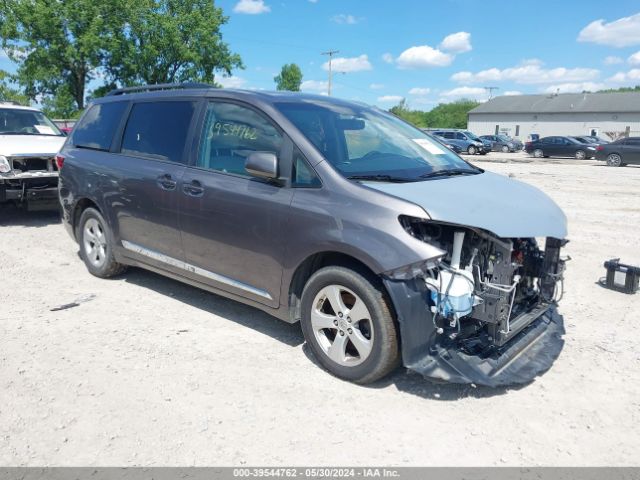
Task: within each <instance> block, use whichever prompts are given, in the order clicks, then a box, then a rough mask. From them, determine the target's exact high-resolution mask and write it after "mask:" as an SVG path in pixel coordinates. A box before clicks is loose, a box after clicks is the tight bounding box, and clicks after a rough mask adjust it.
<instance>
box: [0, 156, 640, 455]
mask: <svg viewBox="0 0 640 480" xmlns="http://www.w3.org/2000/svg"><path fill="white" fill-rule="evenodd" d="M475 160H478V161H477V163H478V165H480V166H481V167H483V168H487V169H489V170H493V171H496V172H499V173H503V174H509V175H512V176H515V178H517V179H520V180H524V181H527V182H530V183H532V184H534V185H536V186H538V187H540V188H541V189H542V190H544V191H545V192H547V193H548V194H549V195H551V196H552V197H553V198H554V199H555V200H556V201H557V202H558V203H559V204H560V205H561V206H562V207H563V208H564V210H565V212H566V214H567V216H568V218H569V222H570V225H569V228H570V239H571V242H570V243H569V245H568V246H567V248H566V252H565V253H567V254H569V255H570V256H571V257H572V258H573V260H572V261H571V262H570V263H569V266H568V274H567V278H566V293H565V298H564V300H563V301H562V303H561V305H560V310H561V313H563V314H564V316H565V321H566V325H567V335H566V346H565V349H564V351H563V353H562V354H561V356H560V358H559V359H558V361H557V362H556V364H555V365H554V366H553V367H552V369H551V370H550V371H549V372H547V373H546V374H545V375H543V376H542V377H539V378H538V379H537V380H536V381H534V382H533V383H531V384H529V385H526V386H524V387H521V388H511V389H485V388H472V387H470V386H456V385H436V384H432V383H429V382H427V381H425V380H423V379H422V378H421V377H419V376H417V375H414V374H409V373H406V372H405V371H404V370H402V371H398V372H397V373H395V374H394V375H393V376H392V377H391V378H389V379H387V380H385V381H383V382H382V383H379V384H377V385H374V386H372V387H361V386H356V385H352V384H349V383H345V382H342V381H340V380H337V379H336V378H333V377H331V376H330V375H329V374H327V373H325V372H324V371H322V370H321V369H320V368H318V367H317V366H316V365H315V364H314V361H313V360H312V359H311V358H309V357H310V354H309V353H308V350H307V349H306V347H305V346H304V344H303V338H302V334H301V332H300V329H299V327H298V326H292V325H288V324H285V323H282V322H280V321H278V320H276V319H274V318H272V317H269V316H268V315H266V314H264V313H261V312H259V311H257V310H254V309H252V308H249V307H245V306H243V305H240V304H238V303H234V302H232V301H229V300H226V299H223V298H221V297H218V296H215V295H212V294H209V293H206V292H203V291H200V290H198V289H195V288H192V287H189V286H186V285H182V284H180V283H178V282H175V281H173V280H169V279H166V278H163V277H161V276H159V275H156V274H153V273H149V272H146V271H142V270H138V269H132V270H130V271H129V272H128V273H127V274H125V275H124V276H122V277H121V278H118V279H114V280H99V279H97V278H94V277H92V276H91V275H89V274H88V273H87V271H86V270H85V268H84V265H83V264H82V262H81V261H80V259H79V258H78V255H77V246H76V245H75V244H73V243H72V241H71V240H70V238H69V237H68V236H67V234H66V232H65V231H64V229H63V228H62V226H61V225H60V224H59V223H58V222H57V218H56V215H55V214H54V215H51V214H44V213H31V214H27V213H20V212H16V211H15V210H13V209H9V208H4V209H1V210H0V225H1V226H0V239H1V245H2V266H1V267H0V278H2V283H1V285H2V288H1V290H0V301H1V305H2V308H1V310H0V465H28V466H36V465H38V466H40V465H94V466H107V465H126V466H132V465H149V466H151V465H158V466H159V465H179V466H187V465H243V464H246V465H257V464H262V465H280V464H287V465H309V464H313V465H354V466H355V465H363V466H364V465H371V464H376V465H387V464H388V465H459V466H463V465H464V466H476V465H522V464H526V465H589V466H592V465H637V464H638V459H639V457H638V445H640V428H639V426H640V308H639V307H640V296H639V295H635V296H631V295H625V294H621V293H617V292H612V291H608V290H606V289H604V288H602V287H600V286H599V285H597V283H596V282H597V280H598V278H599V277H601V276H602V275H604V268H603V266H602V263H603V261H604V260H606V259H609V258H613V257H622V259H623V261H625V262H627V263H632V264H637V265H640V249H639V248H638V244H639V242H640V229H639V228H638V227H639V226H640V194H639V193H640V168H639V167H628V168H619V169H613V168H607V167H604V166H602V165H601V164H597V163H596V162H594V161H583V162H577V161H575V160H551V161H549V160H545V161H535V162H534V161H532V160H531V159H529V158H528V157H525V156H524V155H519V154H516V155H513V154H511V155H503V154H498V153H493V154H490V155H489V156H488V158H483V159H480V158H478V157H476V158H475ZM505 201H508V199H505ZM73 301H79V302H81V303H80V305H79V306H77V307H75V308H70V309H67V310H62V311H53V312H52V311H51V309H52V308H54V307H56V306H59V305H61V304H66V303H69V302H73Z"/></svg>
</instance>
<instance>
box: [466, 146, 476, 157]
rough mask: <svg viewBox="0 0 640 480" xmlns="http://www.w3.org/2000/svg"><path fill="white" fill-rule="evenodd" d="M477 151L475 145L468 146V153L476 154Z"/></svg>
mask: <svg viewBox="0 0 640 480" xmlns="http://www.w3.org/2000/svg"><path fill="white" fill-rule="evenodd" d="M476 151H477V150H476V147H475V146H474V145H469V146H468V147H467V153H468V154H469V155H475V154H476Z"/></svg>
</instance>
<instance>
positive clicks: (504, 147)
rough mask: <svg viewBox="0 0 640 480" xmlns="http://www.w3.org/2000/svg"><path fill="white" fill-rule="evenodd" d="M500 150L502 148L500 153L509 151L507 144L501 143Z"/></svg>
mask: <svg viewBox="0 0 640 480" xmlns="http://www.w3.org/2000/svg"><path fill="white" fill-rule="evenodd" d="M501 150H502V153H509V147H508V146H507V145H503V146H502V148H501Z"/></svg>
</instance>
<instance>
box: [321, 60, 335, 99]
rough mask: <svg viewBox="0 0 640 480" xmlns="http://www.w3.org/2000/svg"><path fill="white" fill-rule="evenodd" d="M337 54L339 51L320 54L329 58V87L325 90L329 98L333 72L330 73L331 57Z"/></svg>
mask: <svg viewBox="0 0 640 480" xmlns="http://www.w3.org/2000/svg"><path fill="white" fill-rule="evenodd" d="M336 53H339V50H328V51H326V52H322V53H321V54H320V55H328V56H329V85H328V88H327V93H328V94H329V96H331V80H332V78H331V77H332V76H333V72H332V71H331V60H332V58H333V56H334V55H335V54H336Z"/></svg>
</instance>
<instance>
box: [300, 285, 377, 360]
mask: <svg viewBox="0 0 640 480" xmlns="http://www.w3.org/2000/svg"><path fill="white" fill-rule="evenodd" d="M311 328H312V329H313V335H314V336H315V339H316V342H317V343H318V345H319V346H320V348H321V349H322V351H323V352H324V354H325V355H327V356H328V357H329V358H330V359H331V360H332V361H334V362H335V363H337V364H338V365H342V366H348V367H352V366H356V365H360V364H361V363H362V362H364V361H365V360H366V359H367V358H368V357H369V355H370V354H371V350H372V348H373V341H374V332H373V322H372V320H371V314H370V313H369V309H368V308H367V306H366V305H365V303H364V301H363V300H362V299H361V298H360V297H359V296H358V295H356V294H355V293H354V292H353V291H352V290H350V289H348V288H346V287H343V286H341V285H328V286H326V287H324V288H322V289H321V290H320V291H319V292H318V294H317V295H316V296H315V299H314V301H313V305H312V310H311Z"/></svg>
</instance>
